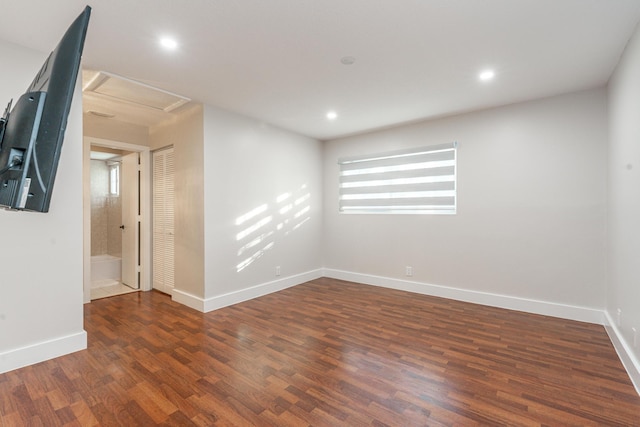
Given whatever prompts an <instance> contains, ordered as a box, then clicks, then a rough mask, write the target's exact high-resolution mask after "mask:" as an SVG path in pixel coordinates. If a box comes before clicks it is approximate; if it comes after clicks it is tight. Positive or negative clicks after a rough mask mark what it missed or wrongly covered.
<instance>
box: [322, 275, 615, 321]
mask: <svg viewBox="0 0 640 427" xmlns="http://www.w3.org/2000/svg"><path fill="white" fill-rule="evenodd" d="M324 276H326V277H331V278H334V279H340V280H347V281H350V282H357V283H363V284H366V285H373V286H380V287H385V288H391V289H398V290H401V291H407V292H415V293H418V294H424V295H431V296H436V297H442V298H449V299H453V300H457V301H464V302H470V303H474V304H482V305H488V306H492V307H500V308H506V309H509V310H516V311H524V312H527V313H533V314H542V315H545V316H552V317H560V318H562V319H570V320H577V321H580V322H588V323H595V324H598V325H602V324H604V321H605V319H604V312H603V311H602V310H598V309H595V308H589V307H578V306H573V305H567V304H558V303H553V302H546V301H537V300H532V299H526V298H519V297H513V296H509V295H499V294H491V293H487V292H479V291H472V290H467V289H459V288H451V287H448V286H440V285H432V284H428V283H421V282H413V281H408V280H401V279H392V278H389V277H382V276H373V275H370V274H361V273H353V272H349V271H342V270H333V269H324Z"/></svg>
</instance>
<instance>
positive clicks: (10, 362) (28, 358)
mask: <svg viewBox="0 0 640 427" xmlns="http://www.w3.org/2000/svg"><path fill="white" fill-rule="evenodd" d="M86 348H87V333H86V332H85V331H82V332H78V333H77V334H72V335H67V336H64V337H60V338H56V339H53V340H48V341H43V342H39V343H35V344H31V345H28V346H25V347H21V348H17V349H14V350H9V351H7V352H4V353H0V374H3V373H5V372H9V371H13V370H14V369H19V368H24V367H25V366H29V365H34V364H36V363H40V362H44V361H45V360H49V359H54V358H56V357H59V356H64V355H65V354H70V353H75V352H76V351H80V350H85V349H86Z"/></svg>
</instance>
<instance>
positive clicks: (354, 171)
mask: <svg viewBox="0 0 640 427" xmlns="http://www.w3.org/2000/svg"><path fill="white" fill-rule="evenodd" d="M456 150H457V143H455V142H452V143H447V144H440V145H432V146H428V147H421V148H416V149H411V150H402V151H393V152H388V153H381V154H374V155H367V156H359V157H350V158H342V159H339V161H338V163H339V165H340V179H339V182H340V201H339V209H340V212H342V213H386V214H455V213H456V154H457V153H456Z"/></svg>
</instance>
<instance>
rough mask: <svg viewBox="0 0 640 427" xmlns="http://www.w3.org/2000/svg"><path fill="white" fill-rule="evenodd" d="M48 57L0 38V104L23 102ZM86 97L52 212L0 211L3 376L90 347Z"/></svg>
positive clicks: (72, 122)
mask: <svg viewBox="0 0 640 427" xmlns="http://www.w3.org/2000/svg"><path fill="white" fill-rule="evenodd" d="M46 56H47V55H46V54H43V53H39V52H34V51H29V50H27V49H23V48H20V47H17V46H15V45H11V44H7V43H4V42H2V41H0V57H1V58H3V66H2V79H0V100H1V101H2V102H5V101H8V100H9V99H10V98H12V97H13V98H15V99H17V98H18V96H19V95H21V94H22V92H23V91H24V90H25V89H26V88H27V87H28V86H29V84H30V82H31V80H32V79H33V77H34V76H35V74H36V73H37V72H38V70H39V69H40V66H41V65H42V63H43V62H44V60H45V59H46ZM79 100H81V93H80V86H79V85H78V86H77V87H76V93H75V97H74V102H73V105H72V107H71V116H70V117H69V122H68V127H67V131H66V138H65V142H64V146H63V148H62V155H61V157H60V163H59V167H58V173H57V176H56V181H55V187H54V190H53V195H52V199H51V206H50V210H49V212H48V213H30V212H9V211H4V210H0V236H1V237H0V238H1V239H2V244H0V271H1V272H2V273H1V275H0V372H5V371H9V370H12V369H15V368H18V367H21V366H25V365H29V364H33V363H36V362H39V361H42V360H46V359H49V358H52V357H56V356H58V355H61V354H66V353H70V352H73V351H76V350H79V349H82V348H86V333H85V332H84V330H83V306H82V109H81V103H80V102H79ZM3 108H4V107H3Z"/></svg>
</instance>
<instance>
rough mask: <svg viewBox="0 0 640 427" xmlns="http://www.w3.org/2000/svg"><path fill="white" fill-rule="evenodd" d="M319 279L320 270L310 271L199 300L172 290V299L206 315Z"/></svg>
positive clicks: (196, 297) (193, 296)
mask: <svg viewBox="0 0 640 427" xmlns="http://www.w3.org/2000/svg"><path fill="white" fill-rule="evenodd" d="M320 277H322V270H321V269H318V270H312V271H308V272H306V273H301V274H297V275H293V276H288V277H284V278H282V279H278V280H274V281H271V282H266V283H262V284H259V285H255V286H251V287H249V288H245V289H240V290H238V291H234V292H229V293H226V294H222V295H216V296H214V297H211V298H201V297H198V296H195V295H192V294H189V293H187V292H183V291H181V290H179V289H174V290H173V293H172V299H173V300H174V301H176V302H178V303H180V304H184V305H186V306H187V307H191V308H193V309H194V310H198V311H201V312H203V313H208V312H210V311H214V310H218V309H220V308H223V307H228V306H230V305H234V304H238V303H240V302H243V301H248V300H250V299H253V298H258V297H261V296H263V295H268V294H271V293H273V292H278V291H281V290H283V289H287V288H290V287H292V286H296V285H300V284H302V283H305V282H308V281H310V280H315V279H319V278H320Z"/></svg>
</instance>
